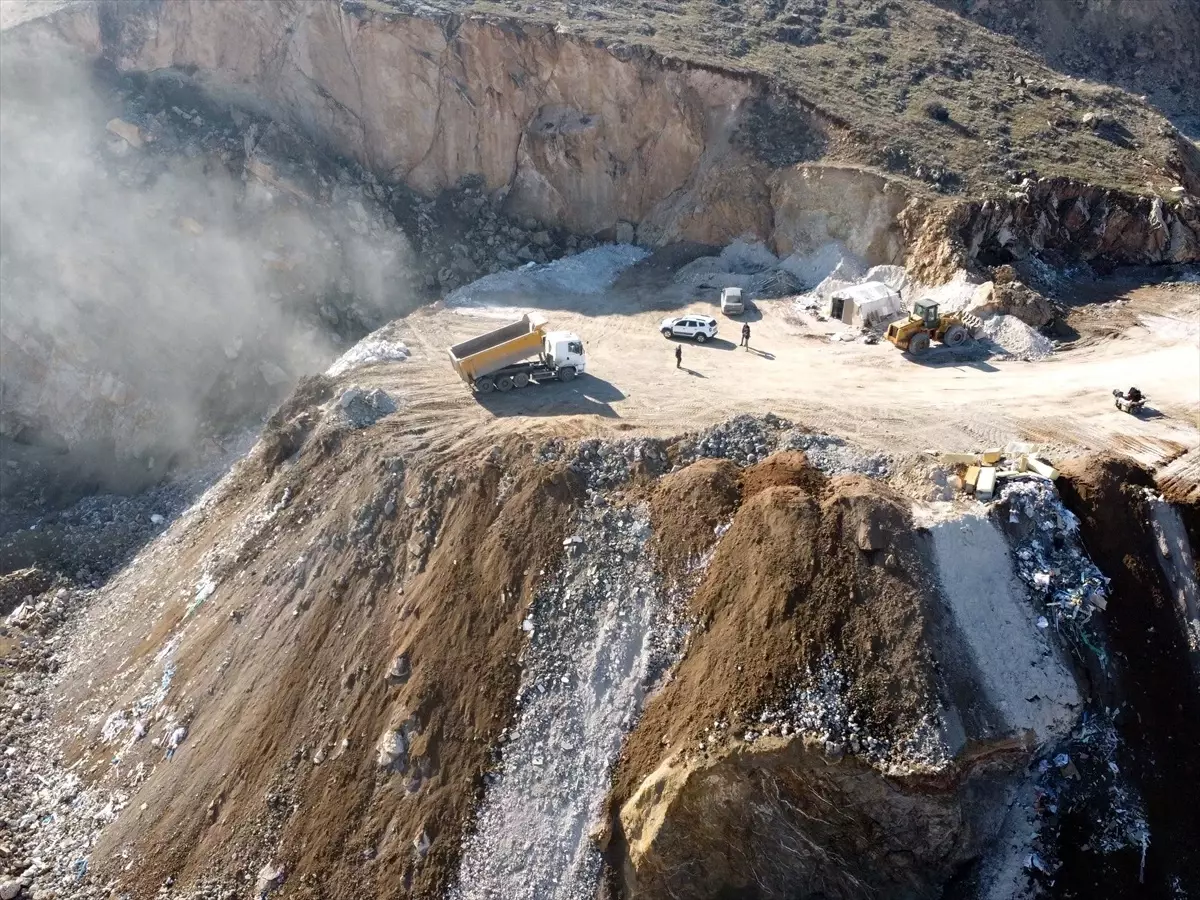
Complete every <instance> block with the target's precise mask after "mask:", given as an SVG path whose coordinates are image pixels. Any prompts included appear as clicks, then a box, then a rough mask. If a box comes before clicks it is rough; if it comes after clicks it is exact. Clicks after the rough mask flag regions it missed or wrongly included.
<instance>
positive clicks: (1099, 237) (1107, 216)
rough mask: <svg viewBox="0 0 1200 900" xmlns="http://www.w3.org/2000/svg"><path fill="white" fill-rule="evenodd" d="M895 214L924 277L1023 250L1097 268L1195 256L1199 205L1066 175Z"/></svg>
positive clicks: (995, 261) (998, 261) (912, 264)
mask: <svg viewBox="0 0 1200 900" xmlns="http://www.w3.org/2000/svg"><path fill="white" fill-rule="evenodd" d="M1188 171H1192V170H1190V169H1189V170H1188ZM898 221H899V222H900V223H901V225H902V230H903V233H904V235H905V241H904V242H905V244H906V246H907V248H908V255H907V262H908V268H909V272H910V274H911V275H913V276H914V277H915V278H917V279H918V280H921V281H925V282H929V283H935V282H938V281H941V280H944V279H946V278H949V277H950V276H951V274H952V273H953V272H954V271H955V270H956V269H959V268H963V267H971V268H974V267H979V266H984V267H988V268H991V267H994V266H999V265H1004V264H1006V263H1011V262H1014V261H1016V260H1022V259H1028V258H1029V257H1031V256H1037V257H1039V258H1044V259H1046V260H1047V261H1049V262H1051V263H1052V264H1056V265H1066V264H1069V263H1075V262H1086V263H1093V264H1095V265H1096V266H1098V267H1099V268H1101V269H1104V268H1105V267H1109V266H1118V265H1128V264H1135V265H1136V264H1154V263H1193V262H1196V261H1197V260H1200V206H1197V203H1196V199H1195V197H1194V196H1192V195H1188V194H1183V195H1181V197H1180V199H1178V200H1174V201H1164V200H1162V199H1161V198H1157V197H1154V198H1152V197H1139V196H1135V195H1133V194H1126V193H1123V192H1121V191H1114V190H1108V189H1105V188H1100V187H1097V186H1095V185H1091V184H1086V183H1082V182H1078V181H1072V180H1070V179H1066V178H1043V179H1039V180H1038V181H1036V182H1033V181H1030V182H1027V183H1026V184H1025V185H1024V186H1023V187H1022V189H1021V190H1020V191H1014V192H1012V193H1009V194H1007V195H1005V196H1003V197H993V198H990V199H986V200H975V201H969V202H966V203H957V204H949V203H942V204H936V205H932V206H926V205H922V204H912V205H910V206H908V207H906V208H905V209H903V210H902V211H901V212H900V214H899V215H898Z"/></svg>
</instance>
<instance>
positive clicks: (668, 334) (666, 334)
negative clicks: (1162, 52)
mask: <svg viewBox="0 0 1200 900" xmlns="http://www.w3.org/2000/svg"><path fill="white" fill-rule="evenodd" d="M662 336H663V337H665V338H669V337H671V329H670V328H664V329H663V330H662Z"/></svg>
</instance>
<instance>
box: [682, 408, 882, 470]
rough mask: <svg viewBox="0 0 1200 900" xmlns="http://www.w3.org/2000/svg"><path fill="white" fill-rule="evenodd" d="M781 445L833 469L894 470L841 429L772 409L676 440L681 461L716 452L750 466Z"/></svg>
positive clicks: (721, 457)
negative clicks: (817, 426) (814, 425)
mask: <svg viewBox="0 0 1200 900" xmlns="http://www.w3.org/2000/svg"><path fill="white" fill-rule="evenodd" d="M778 450H803V451H805V454H806V457H807V459H808V462H809V463H811V464H812V465H814V466H815V467H816V468H817V469H819V470H821V471H822V472H825V473H826V474H828V475H846V474H851V473H857V474H861V475H871V476H875V477H886V476H887V475H888V474H889V470H890V462H889V460H888V457H887V455H886V454H882V453H877V452H870V451H867V450H864V449H862V448H858V447H855V446H854V445H853V444H851V443H850V442H848V441H846V440H845V439H843V438H840V437H837V436H836V435H828V434H818V433H813V432H809V431H806V430H805V429H803V428H802V427H798V426H796V425H795V424H794V423H792V422H790V421H788V420H787V419H783V418H780V417H779V416H776V415H774V414H773V413H767V414H766V415H763V416H750V415H740V416H735V417H734V418H732V419H729V420H727V421H725V422H721V423H719V424H717V425H714V426H713V427H712V428H709V429H707V430H705V431H704V432H701V433H700V434H698V435H694V436H693V435H688V436H685V437H683V438H681V439H680V440H679V441H678V442H677V445H676V454H677V456H678V462H679V464H681V465H686V464H688V463H690V462H692V461H694V460H697V459H703V458H714V459H728V460H731V461H732V462H733V463H735V464H736V465H738V466H747V465H753V464H754V463H756V462H760V461H762V460H763V459H765V458H766V457H767V456H768V455H769V454H771V453H774V452H776V451H778Z"/></svg>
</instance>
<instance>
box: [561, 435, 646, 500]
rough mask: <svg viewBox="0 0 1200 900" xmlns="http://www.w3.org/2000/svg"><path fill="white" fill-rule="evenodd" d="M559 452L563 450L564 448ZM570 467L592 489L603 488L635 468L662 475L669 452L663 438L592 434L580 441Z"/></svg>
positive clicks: (619, 482)
mask: <svg viewBox="0 0 1200 900" xmlns="http://www.w3.org/2000/svg"><path fill="white" fill-rule="evenodd" d="M555 446H556V445H554V444H553V443H551V444H549V445H548V446H547V448H545V449H544V450H543V454H547V453H551V452H554V448H555ZM558 452H559V454H561V449H559V450H558ZM542 458H550V457H548V456H545V455H543V457H542ZM569 468H570V469H571V470H572V471H574V472H578V473H580V474H581V475H582V476H583V478H584V483H585V484H586V485H587V487H588V488H589V489H591V490H604V489H606V488H614V487H618V486H619V485H622V484H624V483H625V482H626V481H628V480H629V479H630V477H631V475H632V474H633V471H634V470H635V469H640V470H642V471H645V472H647V473H649V474H651V475H661V474H662V473H663V472H664V471H666V469H667V454H666V450H665V449H664V448H663V446H662V442H661V441H658V440H654V439H652V438H636V439H634V440H626V441H604V440H600V439H598V438H589V439H587V440H583V441H580V442H579V445H578V446H577V448H576V451H575V458H574V459H573V460H572V461H571V463H570V466H569Z"/></svg>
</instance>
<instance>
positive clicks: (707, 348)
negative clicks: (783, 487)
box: [360, 265, 1200, 467]
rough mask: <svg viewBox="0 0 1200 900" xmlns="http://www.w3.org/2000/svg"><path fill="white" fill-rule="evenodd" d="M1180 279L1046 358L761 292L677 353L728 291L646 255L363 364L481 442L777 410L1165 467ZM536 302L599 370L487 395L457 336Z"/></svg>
mask: <svg viewBox="0 0 1200 900" xmlns="http://www.w3.org/2000/svg"><path fill="white" fill-rule="evenodd" d="M1179 287H1180V286H1174V288H1173V289H1172V290H1170V291H1169V292H1168V295H1167V296H1166V300H1165V301H1164V299H1163V296H1162V295H1161V293H1160V294H1155V295H1154V298H1153V299H1154V305H1153V310H1154V314H1153V315H1150V314H1147V315H1146V316H1145V317H1143V318H1142V319H1139V318H1137V316H1136V306H1137V303H1136V302H1135V301H1131V302H1130V303H1127V304H1125V305H1124V306H1123V307H1122V315H1123V316H1132V317H1133V320H1132V321H1127V322H1126V327H1125V328H1124V329H1123V331H1122V333H1121V335H1120V336H1119V337H1115V338H1111V339H1108V340H1103V341H1095V342H1090V343H1085V344H1084V345H1082V346H1078V345H1077V346H1074V347H1072V348H1071V349H1068V350H1064V351H1062V352H1059V353H1056V354H1054V355H1053V356H1052V357H1050V358H1049V359H1046V360H1042V361H1037V362H1024V361H1016V360H978V359H975V360H969V359H966V360H958V359H955V358H953V356H952V355H951V354H950V353H949V351H940V352H939V353H937V354H934V355H935V356H936V357H938V358H935V359H930V360H927V361H921V362H918V361H915V360H913V359H911V358H910V357H908V356H907V355H905V354H902V353H900V352H899V351H897V350H896V349H895V348H894V347H892V346H891V345H890V344H887V343H880V344H877V345H865V344H861V343H849V342H835V341H831V340H829V339H828V338H827V337H818V336H814V335H813V334H812V329H811V328H810V327H809V326H807V325H806V324H805V323H803V322H800V321H797V319H796V317H795V313H794V311H793V310H792V308H791V303H790V301H788V300H776V301H760V302H759V304H758V306H759V308H758V309H755V310H751V311H750V312H749V313H748V314H747V315H746V316H745V317H744V319H727V318H722V317H720V316H719V314H717V315H718V318H719V320H720V333H719V336H718V339H717V340H716V341H712V342H709V343H708V344H707V345H704V346H699V345H696V344H694V343H691V342H683V367H682V368H680V369H676V368H675V361H674V357H673V352H674V349H675V345H676V344H675V342H674V341H671V340H667V339H664V338H663V337H662V335H661V334H660V333H659V331H658V322H659V321H660V320H661V318H662V317H663V316H665V315H677V314H679V313H681V312H683V311H685V310H686V311H703V312H707V313H710V314H714V313H715V309H714V306H713V304H711V303H709V302H696V301H692V302H689V299H688V298H687V296H686V295H685V294H684V290H685V289H684V288H681V287H679V286H676V285H674V284H672V283H671V282H670V279H669V275H667V274H664V273H662V272H655V271H654V270H653V268H652V267H649V266H645V265H639V266H638V267H636V268H635V269H634V270H630V271H629V272H626V273H625V275H624V276H622V278H621V279H620V281H618V283H617V286H616V287H615V288H613V289H612V290H610V291H608V292H606V293H603V294H589V295H571V294H567V293H562V292H560V293H559V294H558V295H557V296H530V295H523V296H517V295H512V296H505V295H494V296H491V297H489V298H488V302H489V304H493V305H492V306H491V307H490V308H482V309H463V308H447V307H446V306H444V305H440V304H439V305H435V306H434V307H430V308H426V309H423V310H420V311H418V312H416V313H413V314H412V315H410V316H409V317H407V318H406V319H403V320H400V322H398V323H397V325H396V329H397V333H398V336H399V338H400V339H401V340H404V341H406V342H407V343H408V345H409V347H410V348H411V350H412V351H413V355H412V358H411V359H409V360H408V361H407V362H404V363H398V364H395V365H393V366H391V367H382V366H381V367H376V368H375V369H373V370H370V371H369V372H368V371H367V370H364V371H362V372H361V373H360V379H361V380H363V381H370V382H372V383H374V382H376V381H378V382H379V383H381V384H383V385H385V386H387V387H388V388H389V390H394V391H395V392H396V393H397V394H398V395H400V396H402V397H405V398H406V399H407V401H408V403H409V404H410V409H411V411H412V412H413V413H417V414H418V415H419V414H420V413H421V412H427V413H428V416H429V420H430V424H431V425H432V424H433V423H435V422H436V423H437V425H438V429H439V430H440V431H441V432H442V433H443V434H445V435H452V436H453V439H454V440H455V441H465V442H466V443H468V444H474V443H479V444H480V445H486V444H487V443H488V442H490V441H492V440H494V438H495V436H496V435H497V434H498V433H503V432H507V431H510V430H518V431H538V430H540V429H542V428H547V429H548V428H550V427H551V423H550V421H549V420H550V419H551V418H554V419H555V420H556V421H554V422H553V424H552V427H553V430H554V432H555V433H557V434H563V433H564V431H565V432H566V433H568V434H572V433H574V434H587V433H602V432H611V431H649V432H656V433H663V432H667V431H676V432H677V431H678V430H679V429H680V428H681V427H684V428H689V427H696V428H699V427H703V426H707V425H710V424H712V423H715V422H717V421H719V420H722V419H725V418H727V417H729V416H731V415H734V414H737V413H741V412H753V413H763V412H767V411H770V412H774V413H776V414H778V415H782V416H786V417H789V418H792V419H795V420H797V421H800V422H803V423H805V424H806V425H808V426H809V427H812V428H815V429H820V430H824V431H828V432H831V433H836V434H840V435H843V436H845V437H847V438H850V439H852V440H855V441H857V442H859V443H861V444H862V445H864V446H865V447H868V448H879V449H885V450H888V451H891V452H896V453H904V452H910V451H922V450H927V449H931V448H936V449H938V450H967V449H974V448H981V447H985V446H988V445H999V444H1004V443H1006V442H1008V441H1011V440H1032V441H1036V442H1039V443H1044V444H1047V445H1049V446H1050V448H1051V450H1052V451H1054V450H1058V451H1061V452H1064V453H1065V452H1070V451H1074V450H1078V449H1090V450H1100V449H1113V450H1116V451H1120V452H1122V453H1125V454H1127V455H1129V456H1132V457H1133V458H1135V459H1137V460H1138V461H1140V462H1142V463H1145V464H1147V465H1150V466H1153V467H1160V466H1164V465H1166V464H1167V463H1169V462H1171V461H1172V460H1175V459H1178V458H1180V457H1182V456H1183V455H1184V454H1188V455H1194V454H1189V453H1188V452H1189V451H1194V450H1195V448H1196V447H1197V446H1198V445H1200V432H1198V416H1197V410H1198V409H1200V330H1198V326H1197V322H1198V319H1197V314H1198V311H1200V287H1196V289H1195V291H1194V292H1193V291H1192V290H1191V287H1192V286H1190V285H1189V286H1186V287H1187V289H1186V290H1182V291H1181V290H1179V289H1178V288H1179ZM1145 294H1146V289H1143V290H1142V291H1141V292H1140V294H1139V296H1142V302H1146V300H1145V296H1144V295H1145ZM1164 302H1165V304H1166V305H1167V306H1168V308H1169V311H1167V312H1164V310H1163V306H1164ZM496 307H499V309H497V308H496ZM524 309H536V310H537V311H539V312H541V313H542V314H544V315H546V316H547V318H548V319H549V320H550V323H551V327H553V328H563V329H570V330H574V331H577V332H578V333H579V334H580V335H582V337H583V339H584V342H585V345H586V349H587V353H588V359H589V363H588V365H589V372H588V374H587V375H586V376H583V377H580V378H579V379H577V380H576V381H575V382H574V383H572V384H569V385H564V384H557V383H552V384H549V385H543V386H532V385H531V386H530V387H528V388H526V389H524V390H522V391H516V392H513V393H510V394H507V395H500V394H491V395H488V396H478V397H477V396H476V395H474V394H473V393H472V392H471V391H470V390H469V389H468V388H467V387H466V386H465V385H464V384H462V382H461V381H459V380H458V378H457V376H456V375H455V374H454V372H453V370H452V369H451V368H450V365H449V362H448V361H447V359H446V356H445V348H446V347H447V346H449V345H450V344H451V343H453V342H455V341H459V340H463V339H465V338H467V337H469V336H471V335H472V334H477V333H480V332H482V331H484V330H487V329H489V328H493V327H496V326H497V325H498V324H499V320H500V319H503V318H504V317H505V316H506V314H508V317H509V318H511V317H515V316H516V315H518V314H519V313H520V312H521V311H522V310H524ZM1131 310H1132V312H1131ZM742 321H748V322H749V323H750V326H751V329H752V337H751V341H750V346H751V349H750V350H749V351H746V350H743V349H742V348H740V347H738V346H737V344H738V340H739V332H740V328H741V322H742ZM1130 385H1137V386H1138V387H1139V388H1141V389H1142V391H1143V392H1145V393H1146V394H1147V395H1148V396H1149V397H1150V405H1151V406H1152V409H1151V410H1148V413H1147V414H1146V415H1143V416H1142V417H1140V418H1135V417H1133V416H1130V415H1127V414H1125V413H1122V412H1119V411H1118V410H1116V409H1115V408H1114V407H1113V400H1112V390H1113V388H1117V387H1120V388H1122V389H1124V388H1128V387H1129V386H1130Z"/></svg>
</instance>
